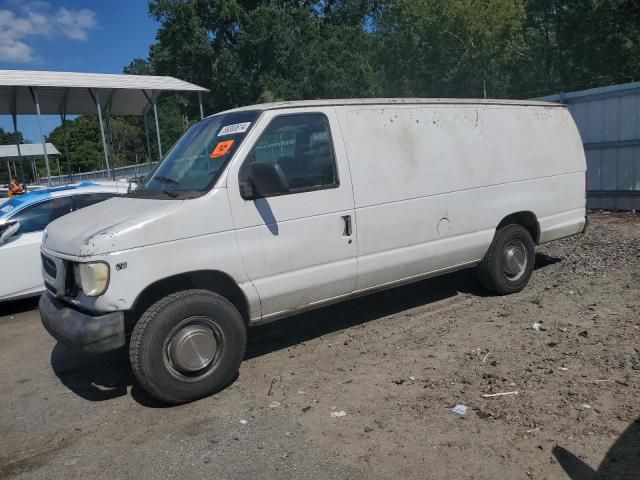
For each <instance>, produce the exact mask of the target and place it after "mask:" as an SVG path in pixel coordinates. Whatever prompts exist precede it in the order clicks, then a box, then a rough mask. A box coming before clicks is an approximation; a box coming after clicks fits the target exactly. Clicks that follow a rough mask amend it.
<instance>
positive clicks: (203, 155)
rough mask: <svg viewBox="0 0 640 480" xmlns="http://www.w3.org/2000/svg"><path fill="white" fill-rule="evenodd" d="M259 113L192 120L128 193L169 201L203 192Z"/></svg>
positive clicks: (242, 113) (207, 189)
mask: <svg viewBox="0 0 640 480" xmlns="http://www.w3.org/2000/svg"><path fill="white" fill-rule="evenodd" d="M259 114H260V112H259V111H255V110H250V111H246V112H234V113H227V114H221V115H215V116H213V117H209V118H206V119H204V120H202V121H200V122H198V123H196V124H195V125H194V126H193V127H191V128H190V129H189V130H188V131H187V132H186V133H185V134H184V135H183V136H182V137H181V138H180V139H179V140H178V141H177V142H176V144H175V145H174V146H173V148H172V149H171V150H170V151H169V153H168V154H167V155H166V156H165V158H164V160H163V161H162V162H161V163H159V165H158V166H157V167H156V168H155V169H154V170H153V171H151V172H150V173H149V174H148V175H147V176H146V178H145V179H144V180H143V181H142V182H140V184H138V187H137V188H136V189H135V190H134V191H132V192H131V193H130V195H131V196H135V197H146V198H164V199H169V200H170V199H185V198H195V197H198V196H201V195H204V194H205V193H206V192H208V191H209V190H210V189H211V187H212V186H213V184H214V182H215V181H216V180H217V178H218V176H219V175H220V173H221V172H222V170H223V169H224V167H225V165H226V164H227V162H228V161H229V159H230V158H231V156H232V155H233V153H234V152H235V151H236V150H237V148H238V146H239V145H240V144H241V143H242V140H244V137H245V136H246V134H247V132H248V131H249V130H250V129H251V126H252V125H253V123H254V122H255V120H256V118H258V115H259Z"/></svg>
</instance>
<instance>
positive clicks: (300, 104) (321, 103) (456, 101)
mask: <svg viewBox="0 0 640 480" xmlns="http://www.w3.org/2000/svg"><path fill="white" fill-rule="evenodd" d="M341 105H517V106H526V107H565V106H564V105H562V104H560V103H553V102H541V101H536V100H501V99H478V98H348V99H324V100H295V101H287V102H274V103H260V104H257V105H247V106H245V107H239V108H234V109H231V110H227V111H225V112H220V113H229V112H241V111H245V110H277V109H282V108H304V107H334V106H341Z"/></svg>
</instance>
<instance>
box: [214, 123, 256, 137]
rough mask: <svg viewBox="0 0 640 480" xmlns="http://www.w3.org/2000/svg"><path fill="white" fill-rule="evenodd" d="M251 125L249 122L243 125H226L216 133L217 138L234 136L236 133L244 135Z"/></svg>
mask: <svg viewBox="0 0 640 480" xmlns="http://www.w3.org/2000/svg"><path fill="white" fill-rule="evenodd" d="M249 125H251V122H244V123H234V124H233V125H227V126H226V127H222V130H220V131H219V132H218V136H219V137H221V136H223V135H235V134H236V133H244V132H246V131H247V129H248V128H249Z"/></svg>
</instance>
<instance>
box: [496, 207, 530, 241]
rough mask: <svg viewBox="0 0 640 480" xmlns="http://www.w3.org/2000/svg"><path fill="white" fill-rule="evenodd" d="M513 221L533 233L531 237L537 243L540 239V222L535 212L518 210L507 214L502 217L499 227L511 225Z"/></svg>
mask: <svg viewBox="0 0 640 480" xmlns="http://www.w3.org/2000/svg"><path fill="white" fill-rule="evenodd" d="M512 223H517V224H518V225H522V226H523V227H525V228H526V229H527V230H529V233H530V234H531V238H533V241H534V242H535V243H536V244H537V243H538V241H539V240H540V224H539V223H538V219H537V218H536V215H535V213H533V212H516V213H512V214H511V215H507V216H506V217H504V218H503V219H502V221H501V222H500V223H499V224H498V227H497V228H500V227H504V226H505V225H509V224H512Z"/></svg>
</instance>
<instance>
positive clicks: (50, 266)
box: [40, 254, 58, 278]
mask: <svg viewBox="0 0 640 480" xmlns="http://www.w3.org/2000/svg"><path fill="white" fill-rule="evenodd" d="M40 256H41V257H42V268H44V271H45V272H47V275H49V276H50V277H51V278H56V274H57V273H58V269H57V267H56V264H55V262H54V261H53V260H51V259H50V258H47V257H45V256H44V255H42V254H40Z"/></svg>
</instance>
